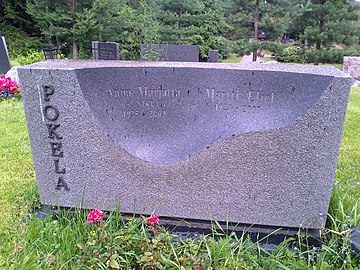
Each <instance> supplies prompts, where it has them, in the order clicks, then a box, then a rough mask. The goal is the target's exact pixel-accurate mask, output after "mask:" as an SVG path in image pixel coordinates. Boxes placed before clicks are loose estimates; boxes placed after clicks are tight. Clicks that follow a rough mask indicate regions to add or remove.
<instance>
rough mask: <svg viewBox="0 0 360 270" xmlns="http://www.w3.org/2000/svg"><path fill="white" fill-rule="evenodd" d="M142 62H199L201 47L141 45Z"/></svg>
mask: <svg viewBox="0 0 360 270" xmlns="http://www.w3.org/2000/svg"><path fill="white" fill-rule="evenodd" d="M141 60H143V61H172V62H199V46H197V45H173V44H141Z"/></svg>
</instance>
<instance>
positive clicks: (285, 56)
mask: <svg viewBox="0 0 360 270" xmlns="http://www.w3.org/2000/svg"><path fill="white" fill-rule="evenodd" d="M303 55H304V49H302V48H299V47H286V48H284V49H283V50H282V51H281V52H280V53H278V54H277V55H276V56H275V59H276V60H277V61H279V62H286V63H289V62H295V63H303V62H304V57H303Z"/></svg>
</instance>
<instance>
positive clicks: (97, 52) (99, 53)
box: [92, 41, 120, 60]
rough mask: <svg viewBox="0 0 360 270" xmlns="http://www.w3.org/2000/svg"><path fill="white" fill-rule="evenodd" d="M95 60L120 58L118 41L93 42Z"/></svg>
mask: <svg viewBox="0 0 360 270" xmlns="http://www.w3.org/2000/svg"><path fill="white" fill-rule="evenodd" d="M92 53H93V59H94V60H120V47H119V44H118V43H116V42H99V41H93V42H92Z"/></svg>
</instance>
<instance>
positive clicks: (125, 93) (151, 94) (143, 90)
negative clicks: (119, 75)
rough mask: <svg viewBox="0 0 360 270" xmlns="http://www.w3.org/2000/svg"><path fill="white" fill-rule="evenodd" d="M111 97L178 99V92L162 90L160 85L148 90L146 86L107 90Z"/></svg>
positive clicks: (176, 90)
mask: <svg viewBox="0 0 360 270" xmlns="http://www.w3.org/2000/svg"><path fill="white" fill-rule="evenodd" d="M108 92H109V94H110V96H111V97H114V98H131V97H135V96H136V97H143V98H151V99H158V100H160V99H173V98H176V97H180V95H181V94H180V93H181V92H180V90H178V89H163V87H162V85H160V86H159V88H150V87H148V86H146V85H145V86H138V87H137V89H125V88H120V89H109V90H108Z"/></svg>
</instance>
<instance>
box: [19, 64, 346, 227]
mask: <svg viewBox="0 0 360 270" xmlns="http://www.w3.org/2000/svg"><path fill="white" fill-rule="evenodd" d="M18 73H19V78H20V84H21V88H22V91H23V100H24V105H25V112H26V119H27V125H28V129H29V135H30V140H31V146H32V151H33V160H34V166H35V170H36V177H37V181H38V186H39V193H40V197H41V203H43V204H48V205H60V206H65V207H72V206H81V207H84V208H94V207H100V208H102V209H114V208H115V207H116V206H117V204H119V205H120V210H121V211H123V212H128V213H133V212H135V213H141V214H150V213H152V212H153V211H155V212H156V213H157V214H158V215H160V216H168V217H177V218H187V219H199V220H209V219H210V218H214V219H217V220H219V221H225V220H229V221H232V222H239V223H244V224H259V225H268V226H281V227H306V228H312V229H317V228H321V227H323V226H324V224H325V220H326V214H327V211H328V206H329V201H330V195H331V190H332V185H333V179H334V173H335V168H336V162H337V157H338V151H339V144H340V140H341V134H342V129H343V123H344V117H345V112H346V106H347V102H348V95H349V89H350V84H351V78H350V77H349V76H347V75H345V74H344V73H342V72H341V71H339V70H337V69H335V68H332V67H315V66H300V65H280V64H273V65H269V64H249V65H238V64H228V65H226V64H219V63H173V62H121V61H47V62H43V63H37V64H33V65H29V66H25V67H21V68H19V69H18Z"/></svg>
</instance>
